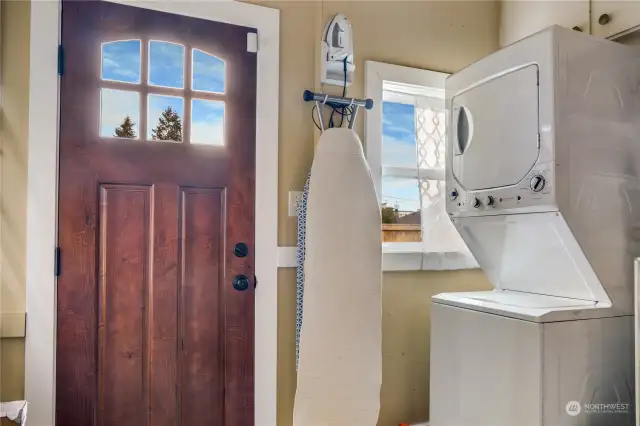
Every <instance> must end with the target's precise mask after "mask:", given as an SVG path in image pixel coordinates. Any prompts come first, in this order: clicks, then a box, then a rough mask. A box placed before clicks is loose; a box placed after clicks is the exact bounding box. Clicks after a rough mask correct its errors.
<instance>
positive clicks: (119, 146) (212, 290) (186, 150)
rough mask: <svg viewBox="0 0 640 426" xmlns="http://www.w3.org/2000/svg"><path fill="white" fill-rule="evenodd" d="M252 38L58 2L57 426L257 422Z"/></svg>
mask: <svg viewBox="0 0 640 426" xmlns="http://www.w3.org/2000/svg"><path fill="white" fill-rule="evenodd" d="M250 32H255V30H254V29H250V28H244V27H239V26H234V25H229V24H222V23H218V22H211V21H206V20H202V19H197V18H190V17H184V16H178V15H173V14H167V13H163V12H156V11H150V10H146V9H142V8H138V7H132V6H124V5H119V4H114V3H108V2H76V1H63V9H62V46H63V49H64V62H65V63H64V74H63V75H62V77H61V101H60V102H61V117H60V129H61V130H60V187H59V245H60V248H61V253H62V255H61V275H60V277H59V279H58V325H57V327H58V344H57V361H56V368H57V392H56V398H57V402H56V412H57V413H56V414H57V418H56V424H57V425H59V426H85V425H87V426H88V425H91V426H94V425H100V426H134V425H135V426H138V425H147V426H152V425H153V426H169V425H171V426H176V425H184V426H199V425H207V426H209V425H219V426H231V425H233V426H236V425H240V426H244V425H247V426H251V425H253V352H254V351H253V336H254V334H253V333H254V328H253V327H254V325H253V321H254V314H253V308H254V299H253V286H250V288H249V289H248V290H247V291H243V292H239V291H236V290H234V289H233V287H232V280H233V277H235V276H236V275H239V274H243V275H246V276H247V277H250V279H251V280H252V281H253V276H254V272H253V263H254V253H253V243H254V210H255V205H254V198H255V194H254V191H255V110H256V104H255V98H256V56H255V53H248V52H247V51H246V40H247V33H250ZM238 242H244V243H246V244H247V245H248V246H249V247H250V248H251V250H250V251H249V254H248V256H246V257H244V258H238V257H236V256H234V255H233V247H234V245H235V244H236V243H238Z"/></svg>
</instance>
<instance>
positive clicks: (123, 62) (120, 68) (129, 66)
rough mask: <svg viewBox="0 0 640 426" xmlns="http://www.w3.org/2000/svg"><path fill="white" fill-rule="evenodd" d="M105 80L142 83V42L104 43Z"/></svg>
mask: <svg viewBox="0 0 640 426" xmlns="http://www.w3.org/2000/svg"><path fill="white" fill-rule="evenodd" d="M101 78H102V79H103V80H112V81H120V82H123V83H136V84H137V83H140V40H122V41H111V42H107V43H102V75H101Z"/></svg>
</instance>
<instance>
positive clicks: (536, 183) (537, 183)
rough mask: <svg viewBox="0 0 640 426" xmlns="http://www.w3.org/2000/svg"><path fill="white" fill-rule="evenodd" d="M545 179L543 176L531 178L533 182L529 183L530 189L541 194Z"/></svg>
mask: <svg viewBox="0 0 640 426" xmlns="http://www.w3.org/2000/svg"><path fill="white" fill-rule="evenodd" d="M545 183H546V182H545V179H544V176H542V175H535V176H534V177H532V178H531V182H529V187H530V188H531V190H532V191H533V192H540V191H542V189H543V188H544V185H545Z"/></svg>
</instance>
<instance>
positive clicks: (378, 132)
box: [365, 61, 478, 271]
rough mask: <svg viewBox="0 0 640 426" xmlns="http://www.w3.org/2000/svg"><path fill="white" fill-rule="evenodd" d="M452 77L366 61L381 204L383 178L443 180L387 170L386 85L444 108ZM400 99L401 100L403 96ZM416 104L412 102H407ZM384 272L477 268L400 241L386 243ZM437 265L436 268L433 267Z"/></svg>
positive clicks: (372, 161)
mask: <svg viewBox="0 0 640 426" xmlns="http://www.w3.org/2000/svg"><path fill="white" fill-rule="evenodd" d="M448 76H449V74H447V73H442V72H437V71H428V70H422V69H418V68H409V67H404V66H400V65H393V64H386V63H382V62H374V61H366V62H365V96H366V97H367V98H370V99H373V102H374V108H373V109H371V110H368V111H367V113H366V117H365V154H366V157H367V162H368V163H369V167H370V169H371V174H372V177H373V182H374V185H375V188H376V193H377V194H378V198H379V199H380V202H382V176H383V175H388V176H394V177H408V178H415V179H418V178H423V179H424V178H426V179H430V178H433V179H436V180H444V176H443V173H441V172H436V171H433V170H424V169H422V170H418V169H417V167H415V168H409V167H388V166H383V165H382V101H383V92H384V90H383V86H384V84H385V83H387V84H393V83H396V84H398V92H401V91H402V89H401V87H403V88H405V89H404V90H405V91H406V87H411V86H413V87H415V91H414V90H413V87H412V89H411V92H412V93H413V95H411V94H408V95H407V97H410V98H411V99H415V98H414V96H416V95H417V96H420V95H422V96H424V97H425V98H431V99H433V98H440V99H442V103H443V105H444V87H445V81H446V79H447V77H448ZM392 96H398V101H402V99H400V98H402V97H403V95H402V94H396V93H394V94H393V95H392ZM404 103H413V102H406V101H405V102H404ZM434 173H435V174H434ZM382 251H383V269H384V270H385V271H403V270H451V269H468V268H477V267H478V265H477V263H476V262H475V260H473V259H472V258H470V257H469V258H466V256H451V254H452V253H438V252H426V251H425V248H424V244H423V243H422V242H398V243H383V247H382ZM434 265H437V266H434Z"/></svg>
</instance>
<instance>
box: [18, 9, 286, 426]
mask: <svg viewBox="0 0 640 426" xmlns="http://www.w3.org/2000/svg"><path fill="white" fill-rule="evenodd" d="M110 1H113V2H116V3H124V4H130V5H132V6H137V7H142V8H145V9H152V10H159V11H162V12H168V13H174V14H178V15H185V16H192V17H197V18H202V19H210V20H212V21H218V22H226V23H230V24H235V25H242V26H246V27H253V28H257V29H258V45H259V46H260V48H259V50H258V52H257V67H258V71H257V93H256V96H257V99H256V104H257V105H256V110H257V113H256V200H255V203H256V206H255V210H256V215H255V252H256V256H255V257H256V259H255V269H256V275H257V276H258V277H259V278H260V285H259V286H258V287H257V288H256V290H255V348H254V349H255V358H254V359H255V361H254V362H255V373H254V379H255V387H254V393H255V401H254V413H255V423H254V424H255V425H256V426H273V425H275V424H276V423H277V422H276V412H277V405H276V404H277V395H278V392H277V391H278V389H277V372H278V368H277V367H278V364H277V361H278V287H277V279H278V269H277V265H278V254H277V247H278V99H279V96H278V90H279V52H280V12H279V11H278V10H276V9H271V8H267V7H263V6H258V5H253V4H248V3H243V2H238V1H208V2H203V1H192V2H186V1H180V0H164V1H135V0H134V1H132V0H110ZM60 9H61V3H60V0H55V1H33V2H31V22H30V70H31V72H30V80H29V154H28V155H29V162H28V164H29V168H28V187H27V197H28V206H27V271H26V272H27V279H26V297H27V318H28V320H27V331H26V340H25V345H26V349H25V352H26V353H25V397H26V399H27V400H28V401H29V403H30V406H29V424H33V425H38V426H55V407H56V405H55V404H56V402H55V401H56V398H55V389H56V360H55V355H56V332H57V328H56V313H57V303H56V278H55V276H54V264H55V261H54V248H55V246H56V241H57V226H56V225H57V213H58V209H57V193H58V191H57V189H58V164H57V158H58V119H59V115H58V113H59V96H58V94H59V85H58V82H59V78H58V43H59V39H60V38H59V36H60V24H61V22H60Z"/></svg>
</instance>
